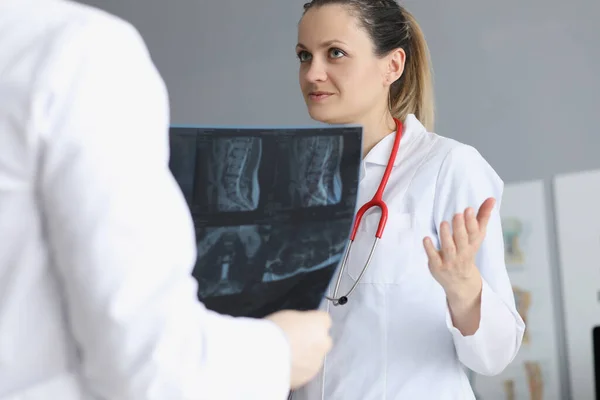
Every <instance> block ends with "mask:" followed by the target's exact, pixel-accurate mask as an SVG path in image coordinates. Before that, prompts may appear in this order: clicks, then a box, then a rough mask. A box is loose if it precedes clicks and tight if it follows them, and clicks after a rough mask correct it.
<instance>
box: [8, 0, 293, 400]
mask: <svg viewBox="0 0 600 400" xmlns="http://www.w3.org/2000/svg"><path fill="white" fill-rule="evenodd" d="M168 125H169V115H168V99H167V92H166V90H165V87H164V85H163V81H162V80H161V78H160V76H159V74H158V73H157V70H156V69H155V68H154V66H153V63H152V61H151V59H150V57H149V54H148V52H147V50H146V48H145V46H144V43H143V41H142V39H141V38H140V36H139V35H138V33H137V32H136V31H135V30H134V29H133V28H132V26H130V25H129V24H127V23H126V22H124V21H121V20H119V19H117V18H115V17H112V16H110V15H107V14H105V13H103V12H100V11H98V10H95V9H92V8H89V7H86V6H83V5H80V4H77V3H69V2H65V1H58V0H57V1H55V0H1V1H0V400H84V399H105V400H150V399H153V400H154V399H155V400H166V399H168V400H182V399H186V400H188V399H189V400H192V399H193V400H221V399H222V400H239V399H256V400H271V399H272V400H281V399H285V398H286V397H287V393H288V391H289V373H290V371H289V369H290V354H289V346H288V343H287V341H286V339H285V336H284V335H283V333H282V332H281V330H280V329H279V328H278V327H276V326H275V325H274V324H272V323H270V322H267V321H262V320H246V319H233V318H227V317H223V316H219V315H216V314H214V313H211V312H207V310H206V309H205V308H203V306H202V304H201V303H199V302H198V301H197V300H196V283H195V280H194V279H193V278H192V277H191V276H190V272H191V269H192V267H193V264H194V262H195V257H196V254H195V251H196V250H195V243H194V230H193V225H192V221H191V217H190V215H189V212H188V209H187V206H186V204H185V201H184V199H183V196H182V194H181V193H180V191H179V188H178V187H177V185H176V183H175V181H174V179H173V177H172V176H171V174H170V172H169V169H168V136H167V133H168Z"/></svg>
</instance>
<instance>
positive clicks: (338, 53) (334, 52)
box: [329, 49, 346, 58]
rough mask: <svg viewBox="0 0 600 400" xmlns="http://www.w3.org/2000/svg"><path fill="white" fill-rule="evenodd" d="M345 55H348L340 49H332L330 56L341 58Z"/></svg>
mask: <svg viewBox="0 0 600 400" xmlns="http://www.w3.org/2000/svg"><path fill="white" fill-rule="evenodd" d="M345 55H346V53H344V52H343V51H342V50H340V49H331V50H329V56H330V57H331V58H340V57H344V56H345Z"/></svg>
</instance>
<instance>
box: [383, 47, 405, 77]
mask: <svg viewBox="0 0 600 400" xmlns="http://www.w3.org/2000/svg"><path fill="white" fill-rule="evenodd" d="M386 59H387V75H386V84H387V85H390V86H391V85H392V83H394V82H396V81H397V80H398V79H400V77H401V76H402V74H403V73H404V64H405V63H406V53H405V52H404V50H403V49H401V48H399V49H396V50H393V51H392V52H390V53H389V54H388V55H387V57H386Z"/></svg>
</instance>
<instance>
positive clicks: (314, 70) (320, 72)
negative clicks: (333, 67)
mask: <svg viewBox="0 0 600 400" xmlns="http://www.w3.org/2000/svg"><path fill="white" fill-rule="evenodd" d="M306 80H307V81H308V82H311V83H314V82H323V81H325V80H327V70H326V68H325V65H324V63H323V62H321V61H319V60H315V59H313V60H311V63H310V65H309V66H308V69H307V70H306Z"/></svg>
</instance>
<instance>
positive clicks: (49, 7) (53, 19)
mask: <svg viewBox="0 0 600 400" xmlns="http://www.w3.org/2000/svg"><path fill="white" fill-rule="evenodd" d="M38 3H39V8H38V9H37V10H36V12H35V13H34V16H33V18H34V20H33V21H30V22H29V23H28V24H27V25H30V26H34V27H35V30H36V33H37V35H39V36H40V38H38V40H37V42H38V43H40V45H41V46H43V47H44V49H45V50H44V51H45V54H44V62H43V63H42V64H41V65H40V69H41V71H40V76H41V77H42V78H48V79H53V78H55V77H54V76H53V74H55V73H56V72H57V71H61V70H64V69H66V68H68V67H69V65H73V66H74V65H75V64H78V63H79V62H80V60H84V59H87V61H88V62H91V61H92V60H93V62H95V63H102V62H106V61H108V60H103V57H104V56H105V55H106V54H105V51H104V50H105V49H113V50H115V51H116V52H117V53H118V49H132V48H136V49H137V50H138V53H139V50H140V49H141V50H142V54H143V55H144V56H146V55H147V48H146V46H145V43H144V41H143V39H142V37H141V35H140V34H139V32H138V30H137V29H136V28H135V27H134V26H133V25H132V24H131V23H129V22H127V21H125V20H123V19H121V18H120V17H117V16H115V15H112V14H110V13H108V12H106V11H103V10H100V9H98V8H95V7H92V6H88V5H84V4H80V3H76V2H72V1H48V2H38ZM132 55H133V54H132ZM128 59H129V58H128ZM122 61H123V62H125V61H126V60H122Z"/></svg>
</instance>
